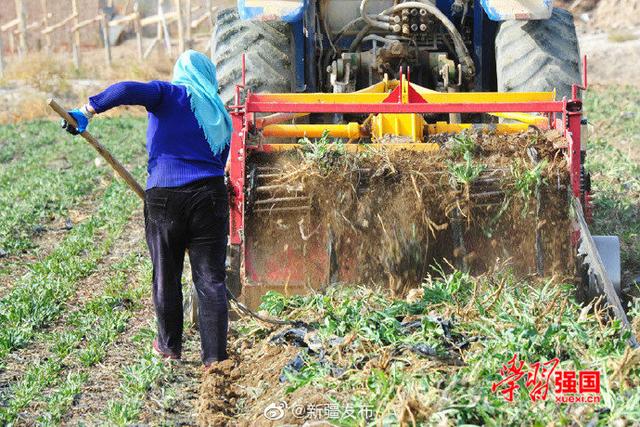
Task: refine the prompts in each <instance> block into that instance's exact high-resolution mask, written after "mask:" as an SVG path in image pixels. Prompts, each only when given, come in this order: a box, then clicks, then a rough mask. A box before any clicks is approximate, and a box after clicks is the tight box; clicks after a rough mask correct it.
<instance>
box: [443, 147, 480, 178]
mask: <svg viewBox="0 0 640 427" xmlns="http://www.w3.org/2000/svg"><path fill="white" fill-rule="evenodd" d="M463 159H464V162H456V163H454V162H449V164H448V167H449V173H450V174H451V176H452V178H453V180H454V182H455V183H456V184H461V185H464V186H469V185H470V184H471V183H472V182H473V181H475V180H476V179H477V178H478V177H479V176H480V174H481V173H482V172H484V170H485V169H486V166H485V165H482V164H475V163H474V162H473V155H472V153H471V152H470V151H465V152H464V154H463Z"/></svg>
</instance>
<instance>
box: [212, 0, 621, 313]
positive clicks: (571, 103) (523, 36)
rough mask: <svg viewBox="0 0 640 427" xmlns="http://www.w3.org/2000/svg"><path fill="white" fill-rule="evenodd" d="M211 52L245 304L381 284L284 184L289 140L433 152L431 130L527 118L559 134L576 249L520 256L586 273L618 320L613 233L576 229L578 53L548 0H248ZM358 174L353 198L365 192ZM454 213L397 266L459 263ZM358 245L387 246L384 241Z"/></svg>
mask: <svg viewBox="0 0 640 427" xmlns="http://www.w3.org/2000/svg"><path fill="white" fill-rule="evenodd" d="M214 51H215V54H214V61H215V62H216V64H217V67H218V78H219V81H220V84H221V95H222V97H223V98H224V99H225V101H226V102H227V103H228V106H229V109H230V112H231V116H232V121H233V129H234V132H233V137H232V141H231V149H230V176H229V180H230V187H231V189H232V199H231V212H230V240H229V242H230V250H229V254H228V273H229V275H228V283H229V287H230V288H231V290H232V292H234V293H236V294H239V295H240V297H241V298H242V299H243V300H244V301H245V303H247V304H248V305H249V306H253V307H255V306H256V305H257V304H258V303H259V298H260V296H261V295H263V294H264V293H265V292H266V291H268V290H277V291H280V292H283V293H286V294H292V293H304V292H308V291H309V290H310V289H322V288H324V287H326V286H328V285H329V284H332V283H337V282H343V283H361V279H362V277H366V280H367V281H368V282H373V283H377V284H380V283H379V282H380V281H379V280H378V279H379V278H377V277H375V275H371V274H367V273H368V272H363V271H361V270H362V269H363V268H369V267H368V266H364V265H359V263H358V261H357V260H358V257H357V256H356V254H354V253H353V251H352V250H351V249H350V248H351V247H352V246H353V245H351V246H350V245H348V244H346V243H345V242H347V241H351V240H352V239H354V238H357V234H354V235H351V236H349V235H348V233H347V235H346V236H345V235H343V236H341V237H340V238H338V237H336V233H335V230H333V229H332V227H331V225H330V223H329V222H326V221H324V220H323V219H321V218H315V217H314V212H315V210H316V208H317V206H314V203H316V202H317V201H315V202H314V200H313V197H312V196H311V195H310V194H308V193H307V192H306V191H305V188H304V185H302V184H299V183H296V182H294V181H292V182H287V181H286V180H283V179H282V178H283V176H286V175H287V173H288V170H287V169H286V165H287V164H289V165H290V164H291V162H290V161H289V163H287V162H286V161H283V160H282V159H283V158H286V156H291V153H293V152H295V151H296V150H298V149H299V148H300V143H299V142H298V141H299V139H301V138H308V139H310V140H313V139H314V138H323V137H324V139H325V140H327V139H328V140H329V141H335V144H334V145H336V146H338V145H339V146H340V147H341V148H340V149H341V150H342V151H343V152H347V153H357V152H364V151H367V150H378V151H383V152H389V153H391V152H400V151H401V152H405V153H409V154H407V155H408V156H414V157H415V158H424V157H426V156H431V155H434V153H438V152H439V151H440V150H442V149H443V143H442V142H441V141H442V139H439V137H442V138H444V139H446V138H447V137H448V136H451V135H459V134H461V133H463V132H484V133H487V134H491V135H510V134H513V135H515V134H520V133H526V132H531V129H532V128H533V129H536V132H552V131H555V133H556V134H557V135H559V138H560V140H559V141H558V140H556V141H555V142H554V145H555V147H554V148H555V149H556V150H558V152H559V153H561V156H562V157H563V158H564V161H565V163H563V164H564V165H566V169H567V170H566V177H567V181H566V182H563V183H562V185H561V183H560V181H558V184H557V185H554V186H553V188H554V191H557V192H562V193H563V198H562V200H564V201H566V210H567V211H571V212H572V213H571V215H568V216H570V218H571V220H570V221H569V222H567V227H566V228H565V230H564V231H563V232H562V233H561V234H562V236H561V238H562V239H565V240H566V241H567V247H569V248H570V251H572V252H573V256H572V254H571V253H569V251H567V252H566V253H553V254H550V253H545V252H544V251H543V250H542V246H541V245H540V241H539V239H538V236H537V234H536V238H535V239H533V240H532V241H531V242H530V244H531V246H532V248H531V251H529V252H527V253H530V254H531V256H532V257H533V258H534V260H533V267H532V268H533V271H532V272H533V273H537V274H545V272H546V271H548V269H549V266H550V265H551V264H552V263H560V264H563V265H564V266H566V267H571V268H572V269H573V271H574V272H575V271H578V272H579V274H581V275H582V276H583V277H584V283H585V284H586V286H585V288H584V289H586V290H589V292H590V293H591V294H593V293H605V294H606V295H607V297H608V298H609V301H610V303H611V304H612V306H613V307H614V310H616V311H617V312H618V314H620V315H622V316H624V312H623V310H622V307H621V305H620V301H619V299H618V295H617V292H619V289H620V253H619V252H620V249H619V243H618V239H617V237H614V236H591V234H590V233H589V229H588V226H587V223H588V221H590V217H591V194H590V193H591V189H590V178H589V174H588V173H587V172H586V170H585V167H584V160H585V156H586V152H585V148H586V147H585V145H586V144H585V142H586V138H585V137H586V119H585V117H584V115H583V112H582V101H581V99H580V91H581V90H584V89H586V58H585V59H584V61H582V66H583V68H582V69H581V67H580V63H581V61H580V56H579V49H578V43H577V39H576V34H575V28H574V26H573V20H572V17H571V15H570V14H569V13H568V12H566V11H564V10H560V9H555V8H553V7H552V2H550V1H546V0H544V1H543V0H539V1H537V0H522V1H515V0H514V1H511V0H475V1H474V0H437V1H394V0H342V1H335V0H324V1H320V0H319V1H315V0H305V1H251V0H245V1H239V4H238V8H237V9H235V8H234V9H229V10H223V11H221V12H220V13H219V15H218V17H217V28H216V31H215V33H214ZM338 142H339V144H338ZM329 145H331V144H329ZM328 149H331V147H328ZM289 158H291V157H289ZM293 158H294V159H295V156H294V157H293ZM294 161H295V160H294ZM361 172H362V179H361V180H360V183H362V187H363V188H358V189H356V188H354V192H356V193H358V194H362V192H367V191H372V190H371V189H367V180H368V179H369V178H370V177H367V171H361ZM504 173H508V171H506V170H505V168H502V169H501V168H499V167H497V168H493V169H492V168H489V169H486V170H483V171H482V172H481V173H479V175H478V176H477V177H476V181H475V183H474V186H473V188H472V191H473V192H474V194H473V195H472V197H475V198H476V199H477V200H480V202H481V203H479V205H482V206H485V205H487V206H489V205H496V206H498V207H499V206H500V205H501V204H503V203H504V198H501V194H503V189H501V188H500V183H501V182H502V180H501V179H500V176H501V174H504ZM327 182H330V181H327ZM413 186H414V187H415V191H416V192H417V193H420V190H421V189H420V188H419V186H418V185H416V183H415V182H414V183H413ZM326 187H327V188H326V190H327V191H331V185H330V184H327V185H326ZM338 197H339V194H336V199H337V198H338ZM325 203H326V201H325ZM325 208H326V207H325ZM406 209H411V207H407V208H406ZM498 209H499V208H498ZM375 216H376V214H375V213H373V214H372V217H373V218H375ZM399 216H402V214H399ZM451 217H452V218H453V220H452V221H451V223H450V224H448V226H446V227H442V228H440V229H439V231H438V233H439V234H440V235H448V236H449V237H448V239H438V240H436V241H435V242H430V246H432V249H433V250H430V252H429V254H428V255H429V256H428V257H427V256H421V258H420V262H419V264H422V265H417V264H415V263H414V264H411V263H408V264H407V263H405V264H403V266H402V268H404V269H406V270H412V271H413V272H414V274H413V276H411V277H413V279H414V280H417V281H418V282H419V281H420V280H422V278H423V277H424V275H425V274H427V270H428V267H429V266H430V265H433V264H434V263H437V262H441V260H445V259H447V260H450V261H451V262H452V264H456V259H457V258H459V261H461V262H460V265H461V268H464V265H463V264H464V262H462V261H464V257H463V256H460V253H459V251H460V248H464V249H465V250H466V251H470V250H471V249H470V248H469V246H470V245H474V244H475V245H476V246H477V247H476V248H475V250H476V251H482V250H483V248H482V245H483V243H479V242H478V241H475V242H465V239H466V238H468V234H466V232H465V231H462V232H461V231H460V227H458V226H456V221H455V212H454V213H453V214H451ZM378 218H380V216H378ZM381 222H382V220H381ZM460 222H464V220H463V221H458V223H460ZM463 228H464V224H463ZM533 228H534V229H535V228H536V225H535V224H534V225H533ZM381 229H382V230H383V231H384V232H386V230H385V228H384V224H382V228H381ZM523 233H524V231H523ZM535 233H536V232H535V230H534V234H535ZM512 234H513V233H512ZM515 234H518V231H516V232H515ZM510 237H513V236H510ZM516 237H517V236H516ZM350 239H351V240H350ZM352 243H353V242H352ZM423 243H424V242H422V241H418V242H417V246H416V251H417V252H419V251H420V250H421V249H420V246H421V245H423ZM367 244H368V245H377V244H378V245H383V244H384V243H383V236H382V235H381V236H379V241H378V242H376V241H375V239H374V240H372V241H370V242H368V243H367ZM492 244H493V245H494V246H495V245H496V243H495V239H494V241H492ZM500 244H501V243H500V242H499V239H498V243H497V245H500ZM527 244H529V243H527ZM465 245H466V248H465ZM487 247H488V245H487ZM462 255H464V253H463V254H462ZM551 257H554V258H555V259H550V258H551ZM576 261H577V263H576ZM576 265H578V266H579V267H578V269H577V270H576V269H575V266H576ZM530 272H531V271H530ZM405 277H409V276H405ZM381 280H382V282H384V280H383V279H381Z"/></svg>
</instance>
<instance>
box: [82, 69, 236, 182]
mask: <svg viewBox="0 0 640 427" xmlns="http://www.w3.org/2000/svg"><path fill="white" fill-rule="evenodd" d="M89 103H90V104H91V106H92V107H93V108H94V110H96V112H97V113H102V112H104V111H107V110H109V109H111V108H114V107H117V106H120V105H141V106H143V107H145V108H146V109H147V111H148V113H149V125H148V127H147V152H148V153H149V164H148V167H147V170H148V172H149V177H148V179H147V189H149V188H153V187H179V186H182V185H185V184H188V183H190V182H193V181H197V180H199V179H203V178H210V177H216V176H223V175H224V167H225V164H226V162H227V157H228V155H229V147H227V148H226V149H225V150H224V151H223V152H222V153H221V154H220V155H217V156H216V155H214V154H213V153H212V152H211V148H210V146H209V143H208V142H207V140H206V139H205V136H204V132H203V131H202V129H201V128H200V126H199V125H198V122H197V120H196V116H195V114H194V113H193V111H191V103H190V100H189V97H188V95H187V91H186V89H185V87H184V86H178V85H174V84H171V83H168V82H162V81H151V82H149V83H139V82H121V83H116V84H114V85H112V86H109V87H108V88H107V89H106V90H104V91H103V92H101V93H99V94H98V95H95V96H92V97H91V98H89Z"/></svg>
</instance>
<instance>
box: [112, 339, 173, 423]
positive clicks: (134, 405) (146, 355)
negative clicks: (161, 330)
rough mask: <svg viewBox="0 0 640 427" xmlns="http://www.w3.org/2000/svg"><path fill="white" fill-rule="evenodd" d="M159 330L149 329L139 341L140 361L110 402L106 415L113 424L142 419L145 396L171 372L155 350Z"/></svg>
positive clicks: (128, 370) (125, 373)
mask: <svg viewBox="0 0 640 427" xmlns="http://www.w3.org/2000/svg"><path fill="white" fill-rule="evenodd" d="M153 337H155V331H154V330H153V329H151V328H146V329H144V330H142V331H141V332H140V334H139V335H138V336H137V337H136V338H135V340H136V341H137V342H138V343H139V344H140V353H139V357H138V360H136V361H135V362H134V363H133V364H132V365H129V366H126V367H125V368H124V369H123V371H122V374H121V381H120V387H119V388H118V390H117V394H118V397H116V398H114V399H112V400H110V401H109V402H108V403H107V408H106V409H105V411H104V412H103V414H102V415H103V417H104V418H105V420H106V421H107V423H109V424H113V425H130V424H132V423H135V421H137V420H138V417H139V414H140V410H141V409H142V404H143V401H144V397H145V396H146V394H147V392H148V391H149V390H150V389H151V387H152V386H153V385H154V384H156V383H158V382H160V381H162V379H163V378H166V377H167V376H168V375H169V367H168V365H167V364H166V362H165V361H163V360H161V359H159V358H158V357H157V356H156V355H155V354H154V353H153V352H152V351H151V340H152V339H153Z"/></svg>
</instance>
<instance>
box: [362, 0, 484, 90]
mask: <svg viewBox="0 0 640 427" xmlns="http://www.w3.org/2000/svg"><path fill="white" fill-rule="evenodd" d="M368 2H369V0H362V2H361V3H360V15H361V17H362V19H363V20H364V21H365V22H366V23H367V26H366V27H365V28H363V29H362V31H360V33H359V34H358V35H357V36H356V38H355V40H354V41H353V43H352V44H351V49H350V50H352V51H353V50H355V49H356V48H357V47H358V45H359V44H360V43H361V42H362V39H363V38H364V36H365V35H367V34H368V32H369V31H371V29H374V28H377V29H381V30H386V31H389V30H390V29H391V25H390V24H388V23H385V22H380V21H378V20H376V19H374V18H376V17H377V16H380V15H391V14H394V13H396V12H398V11H400V10H402V9H425V10H427V11H428V12H429V13H430V14H431V15H433V16H434V17H436V18H437V19H438V20H439V21H440V22H441V23H442V25H443V26H444V27H445V28H446V29H447V31H448V32H449V34H450V35H451V39H452V40H453V44H454V50H455V52H456V56H457V57H458V61H459V62H460V64H461V65H462V74H463V78H464V80H466V81H471V80H472V79H473V77H474V76H475V73H476V70H475V68H476V67H475V64H474V63H473V58H471V55H470V54H469V50H468V49H467V46H466V45H465V44H464V40H463V39H462V36H461V35H460V32H459V31H458V29H457V28H456V27H455V25H453V22H451V21H450V20H449V18H447V17H446V16H445V14H444V13H442V12H441V11H440V9H438V8H437V7H436V6H435V5H434V4H433V3H430V2H423V1H408V2H405V3H400V4H398V5H395V6H392V7H390V8H389V9H386V10H384V11H382V13H380V15H367V3H368ZM372 16H373V17H372Z"/></svg>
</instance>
